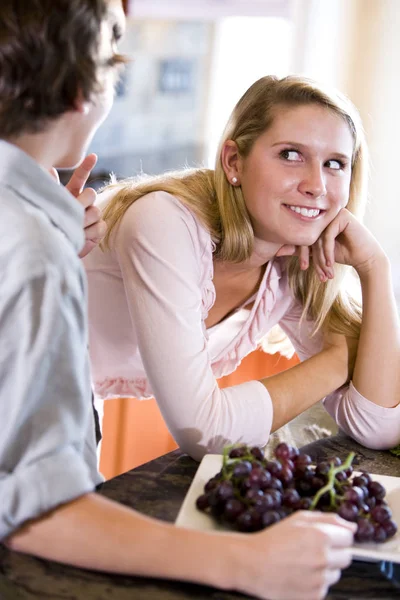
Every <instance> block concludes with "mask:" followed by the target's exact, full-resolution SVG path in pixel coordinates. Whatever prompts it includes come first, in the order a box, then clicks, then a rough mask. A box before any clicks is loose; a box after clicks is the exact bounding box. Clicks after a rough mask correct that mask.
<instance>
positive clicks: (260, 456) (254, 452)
mask: <svg viewBox="0 0 400 600" xmlns="http://www.w3.org/2000/svg"><path fill="white" fill-rule="evenodd" d="M250 454H252V455H253V456H254V458H256V459H257V460H263V459H264V453H263V451H262V450H261V448H259V447H258V446H253V448H251V450H250Z"/></svg>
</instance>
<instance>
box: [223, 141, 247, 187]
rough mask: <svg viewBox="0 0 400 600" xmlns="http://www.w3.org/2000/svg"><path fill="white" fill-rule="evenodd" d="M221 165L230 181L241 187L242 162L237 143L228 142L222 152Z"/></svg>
mask: <svg viewBox="0 0 400 600" xmlns="http://www.w3.org/2000/svg"><path fill="white" fill-rule="evenodd" d="M221 163H222V168H223V169H224V172H225V175H226V177H227V179H228V181H229V182H230V183H231V184H232V185H240V175H241V166H242V161H241V157H240V154H239V149H238V147H237V144H236V142H234V141H233V140H226V142H225V143H224V144H223V146H222V150H221Z"/></svg>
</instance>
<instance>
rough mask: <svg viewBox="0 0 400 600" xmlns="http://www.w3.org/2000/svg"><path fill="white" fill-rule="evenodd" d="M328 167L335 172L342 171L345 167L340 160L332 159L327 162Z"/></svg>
mask: <svg viewBox="0 0 400 600" xmlns="http://www.w3.org/2000/svg"><path fill="white" fill-rule="evenodd" d="M326 166H327V167H328V169H334V170H335V171H340V169H343V167H344V165H343V163H342V162H341V161H340V160H335V159H331V160H328V161H327V162H326Z"/></svg>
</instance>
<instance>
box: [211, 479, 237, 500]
mask: <svg viewBox="0 0 400 600" xmlns="http://www.w3.org/2000/svg"><path fill="white" fill-rule="evenodd" d="M213 492H214V493H215V496H216V498H217V499H218V500H220V501H224V502H226V501H227V500H229V498H232V497H233V495H234V491H233V485H232V483H231V482H230V481H222V482H221V483H220V484H219V485H217V487H216V488H215V489H214V490H213Z"/></svg>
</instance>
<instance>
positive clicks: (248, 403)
mask: <svg viewBox="0 0 400 600" xmlns="http://www.w3.org/2000/svg"><path fill="white" fill-rule="evenodd" d="M111 192H112V191H111ZM109 198H110V192H106V193H103V194H101V195H100V197H99V205H100V206H103V205H104V204H105V203H106V202H107V201H108V199H109ZM112 246H113V249H112V251H109V252H106V253H103V252H102V251H101V250H100V249H99V248H96V249H94V250H93V251H92V252H91V253H90V254H89V255H88V256H87V257H86V258H85V260H84V262H85V266H86V270H87V275H88V282H89V333H90V355H91V362H92V372H93V377H94V386H95V392H96V394H97V395H98V396H100V397H102V398H109V397H116V396H135V397H138V398H146V397H151V396H155V398H156V400H157V403H158V405H159V407H160V410H161V412H162V414H163V417H164V419H165V421H166V423H167V426H168V428H169V430H170V431H171V433H172V435H173V436H174V438H175V440H176V441H177V443H178V444H179V445H180V446H181V448H182V449H183V450H185V451H186V452H188V453H189V454H190V455H192V456H193V457H194V458H198V459H200V458H201V457H202V456H203V455H204V454H205V453H206V452H219V451H221V449H222V447H223V446H224V445H225V444H227V443H235V442H246V443H248V444H257V445H261V446H264V445H265V444H266V443H267V441H268V437H269V434H270V430H271V423H272V410H273V407H272V403H271V398H270V395H269V393H268V390H267V389H266V388H265V386H264V385H263V384H262V383H260V382H258V381H249V382H247V383H243V384H241V385H237V386H233V387H230V388H225V389H219V387H218V384H217V381H216V379H217V378H219V377H222V376H223V375H227V374H228V373H231V372H232V371H234V370H235V369H236V367H237V366H238V365H239V364H240V362H241V360H242V359H243V358H244V357H245V356H246V355H247V354H249V353H250V352H251V351H252V350H254V349H255V348H257V346H258V345H259V342H260V340H261V339H262V338H263V337H264V336H265V335H266V334H267V333H268V331H269V330H270V329H271V328H272V327H273V326H274V325H276V324H277V323H279V325H280V326H281V327H282V329H283V330H284V331H285V332H286V334H287V335H288V336H289V338H290V339H291V341H292V343H293V345H294V347H295V349H296V352H297V354H298V356H299V357H300V359H301V360H304V359H305V358H308V357H310V356H311V355H313V354H315V353H316V352H318V351H319V350H320V349H321V338H320V337H313V338H311V337H310V335H309V333H310V330H311V328H312V324H311V323H310V322H306V323H304V324H303V325H302V326H301V327H299V316H300V314H301V307H300V306H299V303H298V302H297V301H296V300H295V299H294V298H293V296H292V294H291V292H290V289H289V286H288V278H287V275H286V272H285V269H284V266H283V265H284V263H283V259H275V260H274V261H271V262H270V263H269V264H268V266H267V268H266V270H265V274H264V277H263V279H262V282H261V284H260V288H259V290H258V292H257V294H255V295H254V296H253V298H251V299H249V300H248V301H247V304H250V303H253V306H252V307H251V310H248V309H246V308H245V306H243V307H241V308H239V309H238V310H237V311H236V312H235V313H234V314H233V315H231V316H230V317H228V318H227V319H225V320H224V321H223V322H222V323H220V324H218V325H216V326H214V327H212V328H210V329H208V330H207V329H206V327H205V319H206V318H207V314H208V311H209V310H210V308H211V307H212V305H213V303H214V301H215V289H214V285H213V260H212V252H213V242H212V240H211V238H210V235H209V233H208V232H207V231H206V229H205V228H204V227H203V226H202V224H201V223H200V222H199V221H198V219H197V218H196V217H195V216H194V215H193V214H192V212H191V211H190V210H188V209H187V208H186V207H185V206H184V205H182V203H181V202H180V201H179V200H178V199H176V198H175V197H173V196H171V195H170V194H167V193H165V192H155V193H151V194H148V195H146V196H144V197H143V198H140V199H139V200H137V201H136V202H135V203H134V204H132V206H131V207H130V208H129V209H128V210H127V212H126V214H125V215H124V217H123V219H122V221H121V224H120V226H119V227H118V229H117V230H116V233H115V235H114V238H113V244H112ZM294 393H295V390H294ZM324 405H325V408H326V410H327V411H328V412H329V414H330V415H331V416H332V417H333V418H334V419H335V421H336V422H337V424H338V425H339V427H340V428H341V429H343V430H344V431H345V432H346V433H347V434H349V435H350V436H352V437H353V438H354V439H356V440H357V441H358V442H360V443H361V444H363V445H365V446H368V447H370V448H388V447H391V446H394V445H396V444H397V443H398V442H399V440H400V405H399V406H397V407H396V408H382V407H380V406H378V405H376V404H374V403H372V402H370V401H369V400H367V399H366V398H364V397H363V396H361V394H359V393H358V391H357V390H356V389H355V388H354V386H353V385H352V384H350V385H349V386H343V387H342V388H340V389H339V390H337V391H336V392H334V393H332V394H330V395H329V396H327V397H326V398H325V399H324Z"/></svg>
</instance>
